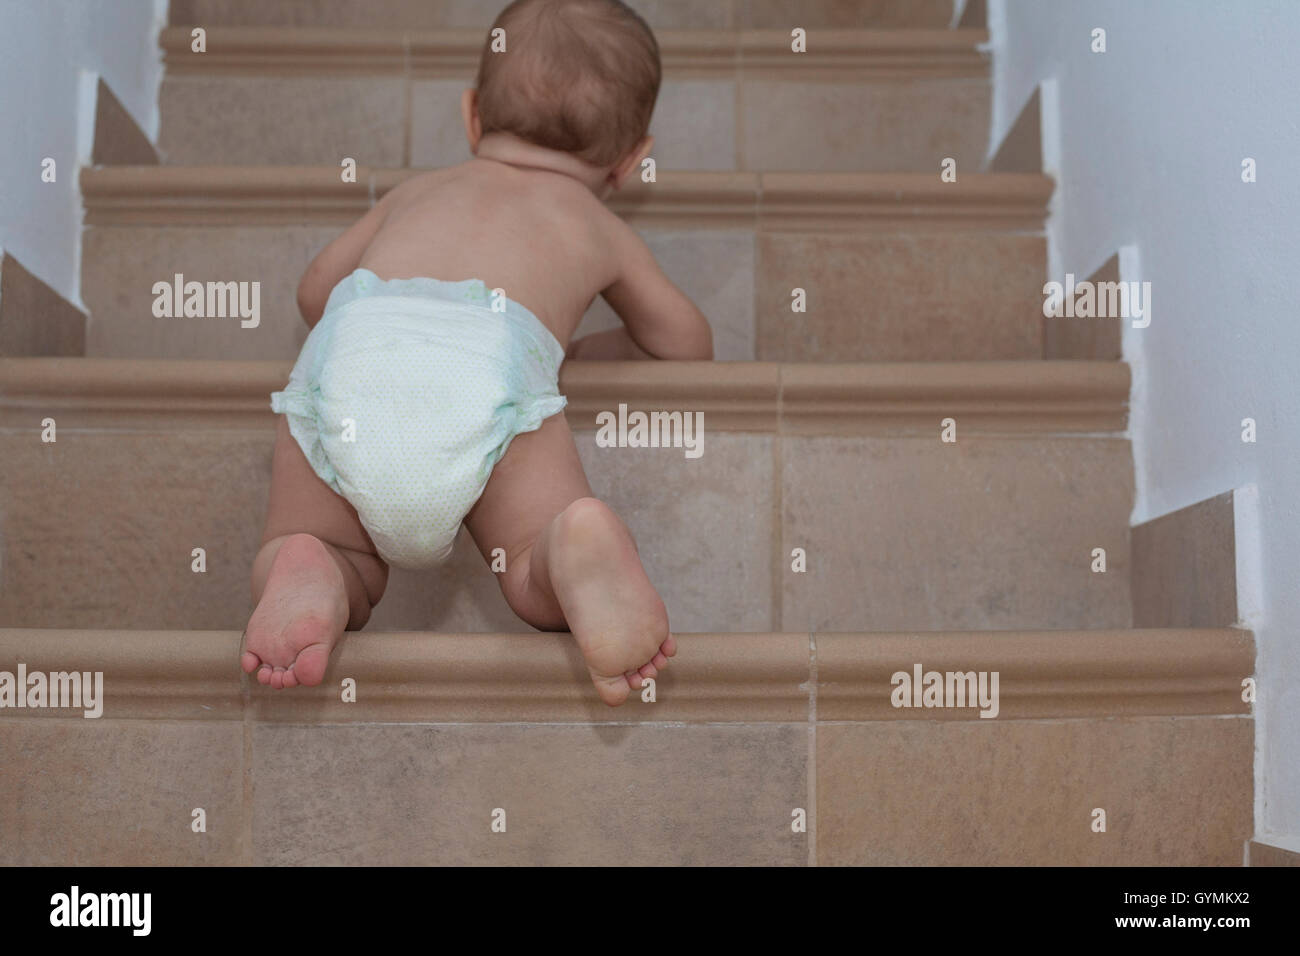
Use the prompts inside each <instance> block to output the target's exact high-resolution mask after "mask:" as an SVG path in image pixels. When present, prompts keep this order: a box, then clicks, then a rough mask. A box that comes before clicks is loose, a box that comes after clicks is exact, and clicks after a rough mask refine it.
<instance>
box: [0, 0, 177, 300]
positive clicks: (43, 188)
mask: <svg viewBox="0 0 1300 956" xmlns="http://www.w3.org/2000/svg"><path fill="white" fill-rule="evenodd" d="M166 7H167V0H0V248H4V249H5V250H6V251H7V252H9V253H10V254H11V255H13V256H14V258H16V259H17V260H18V261H19V262H21V263H22V264H23V265H24V266H25V267H26V268H27V269H29V270H30V271H31V272H33V273H35V274H36V275H37V276H39V277H40V278H41V279H43V280H44V281H45V282H47V283H49V284H50V285H51V286H53V287H54V289H55V291H57V292H59V293H60V294H62V295H63V296H65V297H66V298H68V299H70V300H72V301H74V302H77V303H80V294H79V287H80V277H79V272H80V267H79V263H80V254H79V251H80V246H81V242H80V235H81V197H80V194H79V192H78V190H77V169H78V167H79V166H81V165H82V164H83V163H86V162H88V161H89V156H90V142H89V136H88V135H87V134H88V133H89V131H90V129H91V127H92V125H93V117H94V114H93V109H94V100H93V96H91V95H89V92H88V91H90V90H93V82H94V77H95V76H96V75H99V76H102V77H103V79H104V82H106V83H107V84H108V85H109V86H110V87H111V88H112V90H113V92H114V93H115V94H116V95H117V97H118V99H120V100H121V101H122V104H123V105H124V106H125V107H126V109H127V110H128V111H129V112H130V113H131V115H132V116H133V117H134V118H135V121H136V122H137V123H139V124H140V127H141V128H142V129H143V130H144V131H145V133H146V134H147V135H148V136H149V138H150V139H156V138H157V135H158V85H159V83H160V82H161V79H162V57H161V53H160V52H159V50H158V39H157V37H158V28H159V27H160V26H161V25H162V22H163V20H164V18H165V14H166ZM88 113H89V115H87V114H88ZM47 156H49V157H52V158H53V159H54V160H55V162H56V163H57V168H56V171H57V175H58V179H57V181H56V182H54V183H43V182H42V181H41V161H42V159H43V158H45V157H47Z"/></svg>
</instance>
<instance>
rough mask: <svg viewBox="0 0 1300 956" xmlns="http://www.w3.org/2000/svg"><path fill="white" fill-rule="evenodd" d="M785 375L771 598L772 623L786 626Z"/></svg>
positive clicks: (776, 439) (775, 448)
mask: <svg viewBox="0 0 1300 956" xmlns="http://www.w3.org/2000/svg"><path fill="white" fill-rule="evenodd" d="M781 393H782V379H781V376H780V371H779V370H778V372H777V387H776V428H775V430H774V431H773V432H772V570H771V575H772V577H771V588H772V594H771V597H770V598H769V599H768V605H769V613H770V614H771V626H772V629H773V630H774V631H784V630H785V447H784V446H785V438H784V436H783V435H782V431H781V423H782V420H783V415H782V408H781V397H782V395H781Z"/></svg>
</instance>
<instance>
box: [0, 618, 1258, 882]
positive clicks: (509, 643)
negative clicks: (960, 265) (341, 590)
mask: <svg viewBox="0 0 1300 956" xmlns="http://www.w3.org/2000/svg"><path fill="white" fill-rule="evenodd" d="M239 643H240V633H239V631H238V630H234V631H206V632H204V631H166V632H140V631H105V630H98V631H57V630H19V629H9V630H0V660H3V661H6V662H8V661H16V660H18V661H23V662H24V663H25V665H26V668H27V670H28V673H34V672H41V673H49V672H55V671H63V672H68V671H73V670H75V671H79V672H90V673H92V674H93V673H95V672H102V675H103V684H102V715H101V716H100V717H99V718H98V719H94V720H86V719H84V718H82V717H80V716H79V714H80V711H78V710H69V709H64V710H34V709H22V710H8V709H6V710H4V711H0V720H3V721H5V722H6V726H5V733H3V734H0V761H3V765H4V766H6V767H9V768H13V767H18V768H29V767H34V766H35V761H37V760H39V761H40V768H41V771H42V772H40V773H35V772H20V773H7V774H4V775H0V827H2V828H3V831H4V832H5V834H6V840H5V841H3V843H0V862H3V863H4V864H6V865H14V864H23V863H39V864H52V863H64V864H68V863H72V862H76V863H77V864H78V865H83V866H84V865H93V864H130V863H142V862H149V863H151V864H155V865H157V864H160V863H166V864H173V865H193V864H214V863H217V864H220V863H224V864H240V863H243V864H248V863H252V864H291V863H324V864H331V863H333V864H361V863H370V864H375V863H382V864H390V865H392V864H398V863H404V864H431V863H515V864H519V863H532V864H542V863H552V864H554V863H571V864H581V863H612V862H623V861H626V862H629V863H637V864H646V863H655V864H676V865H689V864H701V863H710V864H782V865H806V864H810V863H819V864H823V865H837V864H968V865H971V864H975V865H978V864H985V865H987V864H1008V863H1018V864H1031V865H1032V864H1039V865H1042V864H1057V865H1071V864H1073V865H1079V864H1102V865H1115V864H1128V865H1152V864H1162V865H1169V864H1184V865H1236V864H1239V863H1240V862H1241V855H1242V847H1243V842H1244V840H1246V839H1247V838H1248V837H1249V836H1250V831H1251V806H1252V786H1251V782H1252V774H1251V772H1250V766H1251V755H1252V751H1253V738H1254V721H1253V719H1252V717H1251V713H1250V708H1249V707H1248V706H1247V705H1245V704H1243V703H1242V701H1241V695H1240V686H1241V682H1242V680H1243V679H1244V678H1246V677H1248V676H1250V675H1251V673H1252V671H1253V668H1254V646H1253V640H1252V639H1251V635H1250V634H1249V633H1248V632H1245V631H1239V630H1235V629H1231V628H1228V629H1215V630H1147V631H1140V630H1139V631H1095V632H1090V631H1070V632H1021V633H1015V632H1010V633H1007V632H1004V633H997V632H992V633H989V632H985V633H948V634H935V635H913V634H864V633H841V634H813V635H808V634H788V633H766V634H684V635H682V636H681V638H680V641H679V644H680V651H679V654H678V656H677V658H676V660H675V662H674V664H673V666H672V667H670V668H669V669H668V670H667V671H665V672H664V674H663V675H661V678H660V680H659V681H658V682H657V684H656V687H655V692H654V697H655V699H654V700H653V701H647V700H643V699H641V697H639V696H638V697H634V698H633V699H632V700H630V701H629V702H628V703H626V704H625V705H624V706H623V707H621V708H619V709H617V710H608V709H605V708H603V707H602V705H600V704H599V703H597V702H596V701H595V698H594V695H593V694H592V692H591V690H590V687H589V686H587V682H586V678H585V676H584V675H583V673H582V670H583V669H582V666H581V662H580V659H578V658H577V656H576V653H575V651H574V649H573V645H572V642H571V640H570V639H569V638H568V637H567V635H551V634H547V635H538V634H436V635H435V634H427V633H391V634H384V633H363V634H356V635H349V636H347V637H346V638H345V640H344V642H343V644H342V645H341V647H340V648H339V649H338V651H337V652H336V654H335V657H334V659H333V661H332V662H331V665H330V670H329V671H328V672H327V674H326V678H325V682H324V684H322V685H321V687H319V688H315V689H305V688H299V689H295V690H294V691H291V692H284V693H279V694H276V693H274V692H272V691H270V690H269V689H267V688H263V687H260V686H257V685H255V684H253V685H250V684H249V683H248V682H247V681H246V680H244V679H242V678H241V675H240V674H239V672H238V670H237V668H236V667H235V666H234V662H235V660H236V657H237V653H238V648H239ZM918 665H920V666H921V668H922V669H923V672H928V671H937V672H939V673H946V672H959V673H966V672H975V673H976V674H979V673H981V672H983V673H986V674H989V675H991V674H992V673H993V672H997V673H998V676H999V684H998V698H997V700H998V713H997V716H996V717H993V718H990V719H985V718H981V717H979V716H978V715H979V713H980V709H979V708H971V707H965V708H947V709H943V708H932V707H931V708H926V707H921V708H896V707H894V706H893V705H892V704H891V695H892V694H893V692H894V677H893V675H894V674H897V673H899V672H902V673H907V674H910V673H914V671H915V668H916V667H917V666H918ZM344 678H351V679H352V681H354V682H355V689H356V702H355V703H343V702H342V700H341V699H340V692H339V688H340V682H341V681H342V680H343V679H344ZM986 686H991V685H986ZM83 703H84V702H83ZM83 709H84V707H83ZM985 712H989V709H988V708H985ZM73 714H76V715H78V716H72V715H73ZM92 808H93V811H94V812H89V811H90V810H91V809H92ZM195 808H202V809H203V810H204V812H205V815H206V823H207V830H206V832H205V833H203V834H201V835H196V834H194V833H193V832H192V831H191V829H190V824H191V821H192V819H193V816H192V814H193V811H194V809H195ZM1098 808H1100V809H1102V810H1104V811H1105V814H1106V829H1105V832H1096V831H1095V830H1094V826H1093V823H1094V819H1095V811H1096V809H1098ZM799 811H803V812H804V813H806V816H807V828H806V832H803V831H800V830H797V829H795V828H793V827H792V820H794V819H795V815H796V814H797V813H798V812H799ZM502 813H504V815H505V817H504V819H505V830H504V832H494V831H493V829H492V822H493V818H494V814H495V816H496V818H497V819H498V820H499V819H500V818H501V814H502ZM92 836H93V839H92V838H91V837H92Z"/></svg>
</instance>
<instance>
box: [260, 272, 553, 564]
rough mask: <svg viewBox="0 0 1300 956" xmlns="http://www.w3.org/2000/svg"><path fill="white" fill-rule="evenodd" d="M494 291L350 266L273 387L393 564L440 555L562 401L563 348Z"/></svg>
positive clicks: (301, 439)
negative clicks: (520, 439) (515, 446)
mask: <svg viewBox="0 0 1300 956" xmlns="http://www.w3.org/2000/svg"><path fill="white" fill-rule="evenodd" d="M501 302H502V303H503V304H504V307H505V311H503V312H502V311H493V309H492V307H491V300H490V299H489V294H488V290H487V289H486V287H485V286H484V284H483V283H482V282H481V281H480V280H478V279H466V280H464V281H461V282H442V281H439V280H437V279H392V280H387V281H386V280H383V279H380V278H379V277H378V276H376V275H375V274H374V273H373V272H371V271H369V270H368V269H358V270H357V271H356V272H354V273H352V275H350V276H348V277H347V278H346V279H344V280H343V281H342V282H340V283H339V284H338V285H337V286H336V287H335V289H334V291H333V292H332V293H331V294H330V298H329V302H328V303H327V304H326V306H325V314H324V316H322V318H321V320H320V322H319V323H317V325H316V327H315V328H314V329H312V331H311V334H310V335H309V336H307V341H306V343H304V345H303V348H302V352H301V353H300V354H299V356H298V361H297V363H296V364H295V365H294V367H293V371H292V372H291V373H290V375H289V384H288V385H286V386H285V388H284V391H282V392H275V393H273V394H272V395H271V408H272V409H274V410H275V411H276V412H281V413H283V414H284V415H285V416H286V417H287V419H288V422H289V431H290V433H291V434H292V435H293V437H294V438H295V439H296V440H297V442H298V444H299V446H300V447H301V448H302V450H303V454H305V455H306V456H307V460H308V461H309V462H310V463H311V466H312V468H313V469H314V470H315V472H316V474H317V475H319V476H320V477H321V480H322V481H324V482H325V483H326V484H327V485H329V486H330V487H331V488H333V489H334V490H335V491H336V492H338V493H339V494H340V495H342V496H343V497H344V498H346V499H347V500H348V501H349V502H351V504H352V506H353V507H354V508H356V509H357V514H358V515H359V516H360V518H361V523H362V524H363V525H365V528H366V530H367V531H368V532H369V533H370V537H371V539H372V540H373V541H374V543H375V547H376V548H377V549H378V550H379V555H380V557H382V558H383V559H384V560H385V561H387V562H388V563H389V564H393V565H396V566H398V567H403V568H427V567H431V566H433V565H435V564H437V563H439V562H440V561H443V560H445V559H446V558H447V556H448V555H450V554H451V549H452V543H453V542H454V540H455V538H456V533H457V531H459V530H460V524H461V521H462V520H463V519H464V517H465V514H466V513H467V512H468V511H469V510H470V508H471V507H473V505H474V502H475V501H477V500H478V497H479V495H481V494H482V493H483V488H484V487H485V486H486V485H487V481H488V477H489V476H490V475H491V474H492V468H493V467H494V466H495V465H496V463H497V462H498V461H500V459H501V456H502V455H504V454H505V451H506V448H507V447H508V446H509V445H510V441H511V440H512V439H513V438H514V437H515V436H516V435H519V434H521V433H523V432H530V431H534V430H536V429H537V428H538V427H540V426H541V424H542V421H543V419H546V418H548V417H550V416H551V415H554V414H556V413H557V412H559V411H560V410H561V409H563V408H564V404H565V399H564V396H562V395H560V394H559V389H558V384H557V380H558V376H559V369H560V362H561V361H563V359H564V349H563V348H562V347H561V346H560V343H559V342H558V341H556V339H555V336H554V335H552V334H551V332H550V330H549V329H547V328H546V326H544V325H543V324H542V323H541V321H540V320H538V318H537V317H536V316H535V315H533V314H532V313H531V312H529V311H528V310H527V309H525V308H524V307H523V306H521V305H519V304H518V303H516V302H512V301H510V300H507V299H503V300H501ZM498 308H500V306H498Z"/></svg>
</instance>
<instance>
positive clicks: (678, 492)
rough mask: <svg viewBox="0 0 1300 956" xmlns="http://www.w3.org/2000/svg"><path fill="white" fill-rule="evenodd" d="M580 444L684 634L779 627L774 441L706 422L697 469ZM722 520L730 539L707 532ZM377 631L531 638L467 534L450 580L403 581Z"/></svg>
mask: <svg viewBox="0 0 1300 956" xmlns="http://www.w3.org/2000/svg"><path fill="white" fill-rule="evenodd" d="M575 437H576V440H577V444H578V452H579V454H580V455H581V457H582V461H583V466H584V467H585V469H586V471H587V476H588V479H589V480H590V482H591V486H592V490H593V491H594V492H595V494H596V496H597V497H599V498H601V499H603V500H604V501H606V502H608V503H609V505H610V506H611V507H612V508H613V509H614V510H615V511H617V512H618V514H619V515H620V516H621V517H622V518H623V520H624V521H626V522H627V524H628V527H629V528H631V530H632V534H633V535H634V536H635V537H636V540H637V546H638V548H639V549H640V554H641V560H642V562H643V563H644V564H645V568H646V571H647V573H648V574H649V575H650V580H651V581H652V582H653V583H654V584H655V586H656V587H657V588H658V589H659V593H660V594H661V595H662V596H663V599H664V603H665V604H666V605H667V607H668V614H669V621H670V623H671V625H672V627H673V629H674V630H678V631H711V632H732V631H764V630H768V629H769V628H770V627H771V626H772V611H771V593H772V587H771V580H772V572H771V540H772V533H773V532H772V515H773V511H772V474H773V471H772V469H773V466H772V444H771V439H770V438H768V437H766V436H759V435H742V434H720V435H711V434H709V432H708V422H707V421H706V422H705V446H704V447H705V453H704V455H703V456H702V457H701V458H698V459H695V460H687V459H685V458H684V457H683V455H682V452H681V451H680V450H677V449H656V448H600V447H597V445H596V441H595V433H594V432H579V433H577V435H576V436H575ZM723 516H725V517H723ZM719 521H721V522H723V524H724V525H725V527H726V528H727V529H728V533H727V535H726V536H725V537H723V536H719V535H717V534H711V533H706V532H704V530H703V529H709V528H713V529H716V528H717V527H718V522H719ZM370 627H371V628H374V629H379V630H402V629H424V628H427V629H429V630H437V631H465V632H473V631H524V630H529V628H528V626H527V625H526V624H524V623H523V622H522V621H520V620H519V619H518V618H517V617H515V615H514V612H513V611H511V610H510V607H509V606H508V605H507V604H506V603H505V599H504V598H502V597H501V592H500V589H499V587H498V586H497V581H496V577H495V575H493V574H492V572H491V571H490V570H488V568H487V567H486V565H485V563H484V561H483V559H482V557H481V556H480V555H479V554H478V551H477V550H476V549H475V547H474V543H473V540H472V539H471V538H470V537H469V535H468V534H467V533H465V532H462V533H461V536H460V538H459V540H458V541H457V544H456V552H455V555H454V556H453V559H452V561H451V562H450V564H449V565H448V567H447V569H446V571H445V573H442V574H439V573H433V572H426V573H418V572H407V571H399V572H395V573H394V575H393V577H392V578H391V579H390V582H389V593H388V594H386V595H385V597H384V600H383V601H382V602H381V603H380V605H379V607H378V608H377V609H376V611H375V616H374V617H373V618H372V621H371V625H370Z"/></svg>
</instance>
